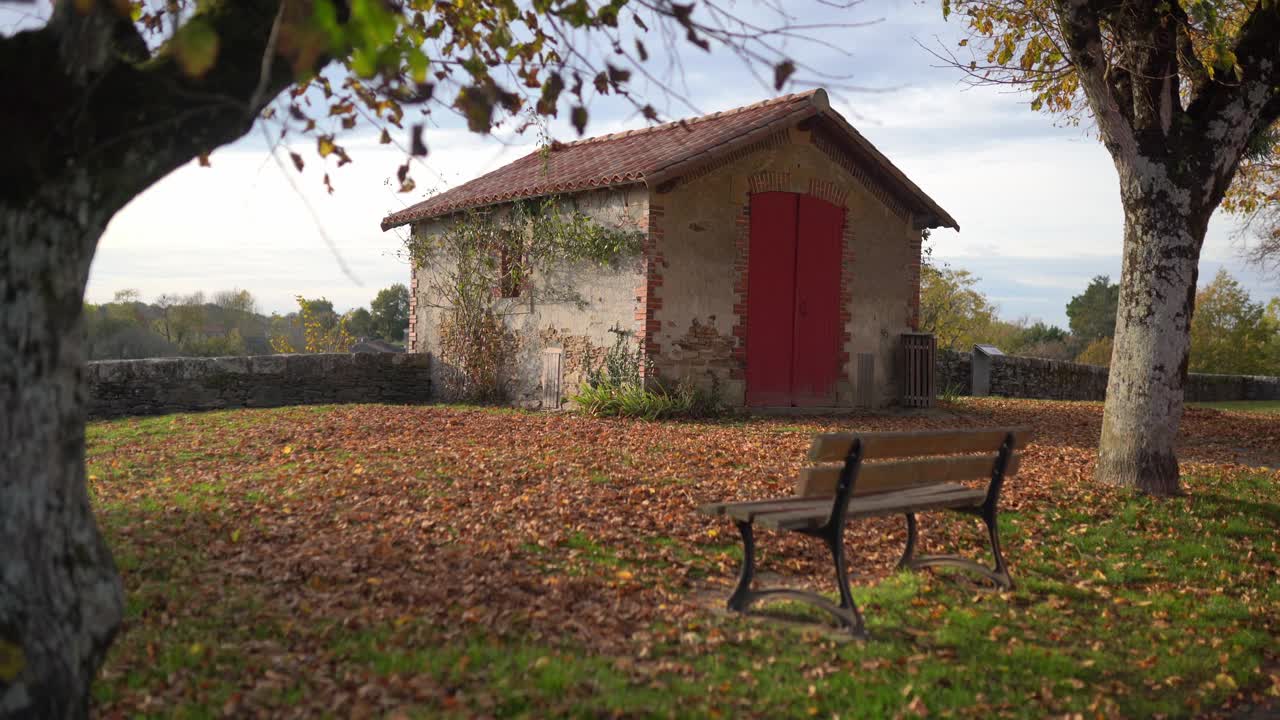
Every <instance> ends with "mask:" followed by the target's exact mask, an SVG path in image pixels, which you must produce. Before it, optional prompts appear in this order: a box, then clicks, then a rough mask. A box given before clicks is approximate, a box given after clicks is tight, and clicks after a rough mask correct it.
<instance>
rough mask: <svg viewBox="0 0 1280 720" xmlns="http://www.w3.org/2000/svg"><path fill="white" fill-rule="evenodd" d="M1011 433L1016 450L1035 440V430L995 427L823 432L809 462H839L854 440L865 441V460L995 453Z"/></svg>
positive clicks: (863, 455) (811, 449)
mask: <svg viewBox="0 0 1280 720" xmlns="http://www.w3.org/2000/svg"><path fill="white" fill-rule="evenodd" d="M1009 433H1013V434H1014V448H1015V449H1017V448H1020V447H1022V446H1024V445H1025V444H1026V443H1027V442H1028V441H1029V440H1030V438H1031V428H1026V427H1018V428H995V429H984V430H920V431H914V432H880V433H823V434H820V435H817V436H816V437H814V439H813V445H811V446H810V447H809V459H810V460H812V461H814V462H839V461H841V460H844V458H845V456H846V455H848V454H849V447H850V446H851V445H853V440H854V438H861V439H862V459H863V460H877V459H882V458H895V457H915V456H919V455H953V454H959V453H980V452H989V453H994V452H995V451H996V450H999V449H1000V444H1001V443H1003V442H1004V438H1005V436H1006V435H1008V434H1009Z"/></svg>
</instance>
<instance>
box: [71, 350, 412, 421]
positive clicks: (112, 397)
mask: <svg viewBox="0 0 1280 720" xmlns="http://www.w3.org/2000/svg"><path fill="white" fill-rule="evenodd" d="M430 365H431V363H430V358H429V357H428V356H426V355H414V354H400V353H359V354H352V355H347V354H323V355H258V356H253V357H224V358H153V359H148V360H104V361H97V362H91V363H88V364H87V365H86V366H85V380H86V384H87V388H88V396H89V404H88V412H89V417H90V418H110V417H119V416H123V415H158V414H163V413H171V412H183V411H191V410H222V409H227V408H246V407H248V408H252V407H280V406H284V405H308V404H322V403H346V402H371V403H416V402H427V401H428V400H430V398H431V377H430Z"/></svg>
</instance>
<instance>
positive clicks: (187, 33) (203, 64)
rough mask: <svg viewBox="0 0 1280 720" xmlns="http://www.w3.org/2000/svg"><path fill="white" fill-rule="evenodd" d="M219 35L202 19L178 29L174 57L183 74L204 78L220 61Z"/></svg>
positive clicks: (174, 44) (196, 19) (174, 41)
mask: <svg viewBox="0 0 1280 720" xmlns="http://www.w3.org/2000/svg"><path fill="white" fill-rule="evenodd" d="M218 44H219V42H218V33H217V32H216V31H215V30H214V29H213V27H212V26H210V25H209V23H208V22H207V21H205V20H204V19H202V18H195V19H192V20H190V21H188V22H186V23H183V25H182V27H180V28H179V29H178V33H177V35H175V36H174V38H173V57H174V59H175V60H177V61H178V66H179V67H181V68H182V72H184V73H186V74H187V75H188V76H190V77H203V76H204V75H205V73H207V72H209V70H210V68H212V67H213V65H214V63H215V62H217V60H218Z"/></svg>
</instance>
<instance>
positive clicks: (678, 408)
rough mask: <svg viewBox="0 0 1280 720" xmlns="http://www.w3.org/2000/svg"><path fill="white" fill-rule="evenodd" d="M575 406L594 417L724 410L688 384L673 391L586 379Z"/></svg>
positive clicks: (715, 398) (685, 414) (706, 413)
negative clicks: (594, 382) (588, 380)
mask: <svg viewBox="0 0 1280 720" xmlns="http://www.w3.org/2000/svg"><path fill="white" fill-rule="evenodd" d="M572 399H573V401H574V402H575V403H577V404H578V407H579V408H581V409H582V410H583V412H586V413H587V414H589V415H595V416H597V417H630V418H640V419H643V420H664V419H668V418H697V417H714V416H716V415H719V414H721V413H722V412H723V407H722V406H721V405H720V399H719V396H718V395H717V394H716V393H715V392H714V391H707V390H704V389H702V388H700V387H696V386H693V385H690V384H683V383H682V384H680V385H677V386H676V387H675V388H674V389H673V390H668V389H666V388H663V387H660V386H658V387H653V388H646V387H645V386H644V385H642V384H640V383H625V384H621V385H613V384H609V383H599V384H592V383H590V382H586V383H583V384H582V387H581V388H579V389H578V394H577V395H574V396H573V398H572Z"/></svg>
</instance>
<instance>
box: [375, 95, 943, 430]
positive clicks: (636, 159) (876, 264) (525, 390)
mask: <svg viewBox="0 0 1280 720" xmlns="http://www.w3.org/2000/svg"><path fill="white" fill-rule="evenodd" d="M550 195H555V196H557V197H559V198H562V199H566V200H568V201H570V202H571V203H572V204H573V206H574V207H575V208H576V210H577V211H579V212H581V213H583V214H585V215H587V216H590V217H591V218H594V219H595V220H596V221H597V222H600V223H603V224H608V225H611V226H614V227H623V228H628V227H629V228H635V229H637V230H638V231H640V232H642V233H643V237H644V242H643V243H642V246H643V250H642V251H641V252H640V253H639V254H638V256H637V257H635V258H632V259H629V260H628V261H627V262H624V263H621V264H620V266H619V267H616V268H610V269H606V270H602V269H601V268H600V267H599V266H590V267H587V266H583V267H580V268H564V273H565V277H566V278H569V281H570V282H571V283H572V285H573V286H574V287H575V289H576V290H577V294H578V295H579V297H580V298H581V299H582V301H583V302H579V303H554V302H535V301H533V300H531V299H528V298H522V297H519V296H518V293H515V294H516V295H517V296H516V297H511V298H507V299H504V302H509V303H511V304H512V305H511V307H512V309H513V310H515V311H513V312H511V313H505V314H504V318H505V322H506V323H507V324H508V327H509V328H510V329H511V330H512V331H513V333H514V336H515V337H516V338H517V339H518V345H519V350H518V358H519V359H518V361H516V362H515V363H514V367H513V368H512V369H511V370H510V375H511V377H510V378H509V380H510V392H511V396H512V400H513V401H515V402H517V403H520V404H525V405H530V406H538V405H541V406H544V407H545V406H547V405H551V406H556V405H558V404H559V402H560V401H561V399H562V398H563V397H565V396H566V395H568V394H570V393H571V392H572V391H573V390H574V389H576V387H577V384H578V383H580V382H581V381H582V380H583V379H584V378H585V377H586V373H587V372H588V371H589V370H590V369H591V367H592V366H593V364H595V363H598V362H599V361H600V358H601V357H602V355H603V352H604V349H605V348H607V347H608V346H609V345H611V344H612V343H613V341H614V334H613V333H611V332H610V330H611V329H615V330H616V329H624V330H627V331H630V332H632V333H633V334H634V335H633V337H634V339H635V342H637V343H638V347H639V348H642V349H643V353H644V354H645V356H646V357H647V360H648V363H649V365H650V367H651V368H652V369H653V370H654V371H655V372H656V374H657V375H658V376H659V377H660V378H662V379H664V380H666V381H678V382H688V383H696V384H698V385H701V386H703V387H707V388H711V387H714V388H716V389H717V390H718V392H719V393H720V394H721V395H722V398H723V400H724V401H725V402H727V403H729V404H730V405H733V406H744V405H745V406H749V407H780V406H781V407H786V406H818V407H850V406H874V407H882V406H887V405H892V404H894V403H895V402H897V400H898V398H899V395H900V392H901V390H900V387H899V385H900V383H899V377H898V376H899V374H900V372H901V371H900V369H899V360H900V357H899V356H900V352H901V351H900V347H901V341H900V337H901V335H902V334H903V333H907V332H911V331H912V330H914V329H915V328H916V327H917V319H918V314H919V302H920V249H921V239H922V232H923V231H924V230H925V229H926V228H936V227H950V228H955V229H959V225H958V224H957V223H956V221H955V220H954V219H952V217H951V216H950V215H949V214H947V212H946V211H945V210H943V209H942V208H941V207H939V206H938V204H937V203H935V202H934V201H933V200H932V199H930V198H929V196H927V195H925V194H924V192H923V191H921V190H920V188H919V187H918V186H916V184H915V183H913V182H912V181H911V180H909V179H908V178H907V177H906V176H905V175H904V174H903V173H902V172H901V171H900V170H899V169H898V168H896V167H894V165H893V163H891V162H889V160H888V158H886V157H885V156H884V155H882V154H881V153H880V152H879V151H877V150H876V149H875V148H874V147H873V146H872V145H871V143H869V142H868V141H867V140H866V139H865V138H864V137H863V136H862V135H861V134H860V133H859V132H858V131H857V130H855V129H854V128H853V126H851V125H850V124H849V123H848V122H847V121H846V120H845V119H844V118H843V117H842V116H841V115H840V114H839V113H837V112H835V111H834V110H832V109H831V107H830V104H829V102H828V99H827V94H826V92H825V91H823V90H820V89H819V90H813V91H810V92H805V93H799V94H793V95H786V96H783V97H778V98H774V99H771V100H766V101H764V102H760V103H756V104H754V105H748V106H745V107H740V108H737V109H733V110H727V111H724V112H719V113H715V114H712V115H707V116H704V117H698V118H693V119H688V120H681V121H678V122H673V123H668V124H665V125H659V126H655V127H648V128H644V129H641V130H632V131H628V132H623V133H617V134H613V135H604V136H600V137H594V138H588V139H584V140H578V141H576V142H572V143H567V144H558V143H557V144H553V145H552V146H551V147H550V148H549V149H548V150H541V151H538V152H534V153H531V154H530V155H528V156H526V157H524V158H521V159H519V160H517V161H515V162H513V163H511V164H509V165H507V166H505V167H502V168H499V169H498V170H495V171H493V172H491V173H488V174H487V175H484V176H481V177H479V178H477V179H475V180H472V181H470V182H468V183H465V184H463V185H460V186H458V187H456V188H453V189H451V190H448V191H446V192H443V193H440V194H438V195H435V196H433V197H430V198H428V199H426V200H424V201H423V202H420V203H418V204H416V205H413V206H411V207H408V208H406V209H404V210H401V211H399V212H395V213H392V214H391V215H388V216H387V217H386V218H385V219H384V220H383V221H382V228H383V229H384V230H389V229H391V228H396V227H400V226H404V225H410V226H411V228H412V232H413V233H415V234H423V233H426V234H429V233H438V232H441V230H442V229H443V228H445V227H446V226H447V223H450V222H455V221H456V218H457V217H458V213H460V212H462V211H464V210H468V209H472V208H484V207H489V208H495V209H497V208H501V207H502V206H503V205H506V204H509V203H512V202H513V201H517V200H521V199H525V198H536V197H542V196H550ZM424 272H426V271H425V270H423V269H421V268H418V269H415V270H414V274H413V277H412V278H411V284H410V287H411V291H410V298H411V305H410V307H411V310H410V325H409V338H408V348H409V351H410V352H419V353H422V352H427V353H434V352H435V348H436V347H437V345H436V343H437V342H438V339H439V319H440V318H439V313H440V309H439V308H440V307H441V302H440V301H439V298H434V297H431V292H430V290H429V287H430V283H429V282H427V280H428V279H429V278H425V277H423V274H424ZM532 282H534V283H536V282H537V278H533V279H532ZM503 294H506V293H503ZM437 365H443V363H440V362H435V363H433V367H435V366H437Z"/></svg>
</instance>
